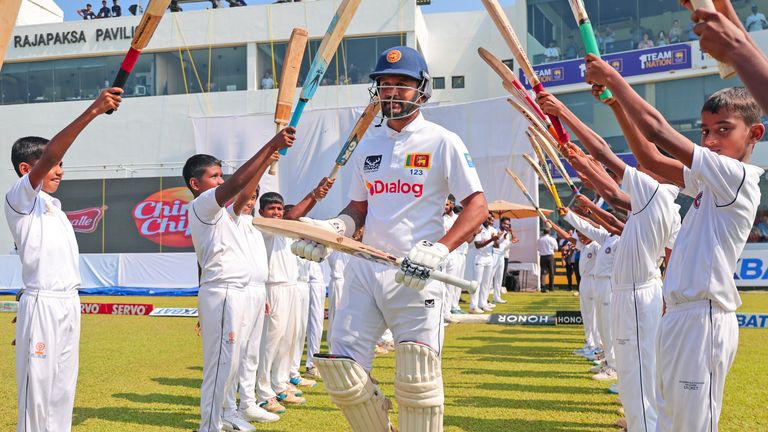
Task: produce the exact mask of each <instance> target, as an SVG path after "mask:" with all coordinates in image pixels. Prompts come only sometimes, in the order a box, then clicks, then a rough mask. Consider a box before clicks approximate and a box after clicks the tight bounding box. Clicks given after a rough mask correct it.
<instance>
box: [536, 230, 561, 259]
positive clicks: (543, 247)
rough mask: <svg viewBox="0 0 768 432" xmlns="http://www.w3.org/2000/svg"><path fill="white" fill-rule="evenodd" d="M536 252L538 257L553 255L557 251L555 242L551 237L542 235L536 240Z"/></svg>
mask: <svg viewBox="0 0 768 432" xmlns="http://www.w3.org/2000/svg"><path fill="white" fill-rule="evenodd" d="M536 250H537V251H538V252H539V256H547V255H554V254H555V251H556V250H557V240H555V239H554V238H553V237H552V236H551V235H543V236H541V237H539V239H538V240H536Z"/></svg>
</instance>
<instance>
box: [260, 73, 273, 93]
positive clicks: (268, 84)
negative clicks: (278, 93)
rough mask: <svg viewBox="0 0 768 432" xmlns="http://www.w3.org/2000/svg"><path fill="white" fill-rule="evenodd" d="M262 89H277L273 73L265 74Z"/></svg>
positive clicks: (262, 79)
mask: <svg viewBox="0 0 768 432" xmlns="http://www.w3.org/2000/svg"><path fill="white" fill-rule="evenodd" d="M261 88H263V89H271V88H275V80H273V79H272V72H270V71H266V72H264V77H262V78H261Z"/></svg>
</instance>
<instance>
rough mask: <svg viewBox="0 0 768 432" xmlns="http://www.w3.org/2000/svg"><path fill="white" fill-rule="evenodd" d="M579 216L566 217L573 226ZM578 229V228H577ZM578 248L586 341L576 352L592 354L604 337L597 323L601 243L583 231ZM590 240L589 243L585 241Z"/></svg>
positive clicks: (569, 213)
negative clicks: (598, 271)
mask: <svg viewBox="0 0 768 432" xmlns="http://www.w3.org/2000/svg"><path fill="white" fill-rule="evenodd" d="M578 217H579V216H578V215H576V214H574V213H573V212H571V211H569V212H568V213H567V214H566V215H565V216H564V219H565V220H566V221H567V222H568V223H570V224H571V225H572V226H574V228H575V225H574V224H573V223H571V221H570V219H572V218H578ZM577 231H578V228H577ZM576 240H577V241H576V249H578V250H579V251H580V252H581V258H580V259H579V273H581V283H580V284H579V307H580V308H581V317H582V321H583V322H584V337H585V343H584V347H583V348H582V349H581V350H577V351H575V353H576V354H579V355H584V356H591V355H594V354H595V352H596V351H597V350H598V349H600V347H602V338H601V337H600V328H599V326H598V323H597V304H596V301H597V299H596V297H595V274H594V270H595V261H596V260H597V254H598V253H599V252H600V243H598V242H596V241H594V240H592V239H591V238H589V237H588V236H586V235H584V233H582V232H580V231H579V232H578V233H577V236H576ZM587 240H588V243H586V242H585V241H587Z"/></svg>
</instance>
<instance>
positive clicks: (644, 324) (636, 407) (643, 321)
mask: <svg viewBox="0 0 768 432" xmlns="http://www.w3.org/2000/svg"><path fill="white" fill-rule="evenodd" d="M661 309H662V298H661V279H659V278H654V279H652V280H649V281H646V282H643V283H639V284H635V285H614V286H613V297H612V298H611V316H612V317H613V321H612V323H613V324H612V325H613V327H612V328H611V334H612V335H613V350H614V353H615V355H616V371H617V372H618V375H619V377H620V378H621V379H620V380H619V384H618V386H619V394H620V395H621V404H622V405H623V406H624V416H625V418H626V420H627V426H628V428H627V430H630V431H633V432H634V431H640V432H655V431H656V417H657V415H656V389H655V385H656V384H655V382H656V333H657V331H658V329H659V321H661Z"/></svg>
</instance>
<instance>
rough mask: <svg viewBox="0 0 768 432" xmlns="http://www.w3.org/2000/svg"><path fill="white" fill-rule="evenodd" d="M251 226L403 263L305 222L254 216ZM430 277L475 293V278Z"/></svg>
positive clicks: (394, 264)
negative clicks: (468, 279) (471, 279)
mask: <svg viewBox="0 0 768 432" xmlns="http://www.w3.org/2000/svg"><path fill="white" fill-rule="evenodd" d="M253 225H254V226H255V227H256V228H258V229H260V230H262V231H266V232H269V233H272V234H278V235H282V236H285V237H290V238H294V239H307V240H312V241H314V242H317V243H320V244H322V245H325V246H326V247H328V248H331V249H333V250H336V251H339V252H342V253H345V254H349V255H353V256H356V257H358V258H362V259H364V260H368V261H373V262H377V263H381V264H386V265H389V266H392V267H400V265H401V264H402V263H403V258H401V257H396V256H394V255H392V254H388V253H386V252H384V251H381V250H378V249H376V248H373V247H371V246H368V245H366V244H364V243H361V242H359V241H356V240H352V239H351V238H349V237H344V236H341V235H338V234H336V233H333V232H330V231H327V230H325V229H323V228H320V227H317V226H315V225H310V224H306V223H304V222H299V221H293V220H285V219H272V218H258V217H257V218H253ZM429 277H430V278H431V279H434V280H436V281H440V282H443V283H446V284H449V285H453V286H457V287H461V288H462V289H466V290H467V291H469V292H470V293H473V292H475V291H476V290H477V286H478V283H477V281H467V280H464V279H460V278H457V277H454V276H451V275H449V274H446V273H443V272H441V271H437V270H432V271H431V272H429Z"/></svg>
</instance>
